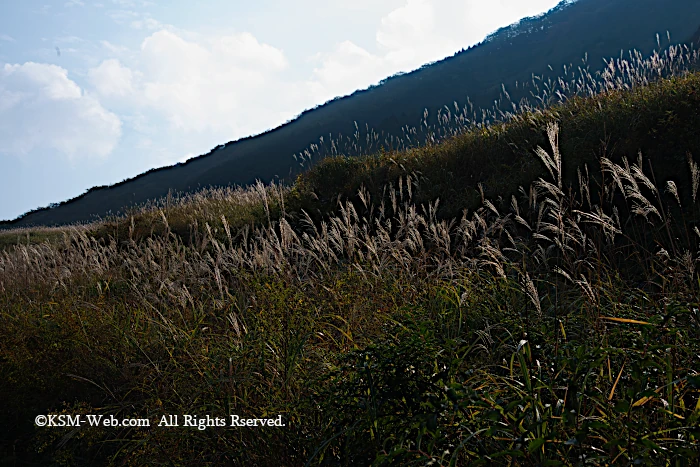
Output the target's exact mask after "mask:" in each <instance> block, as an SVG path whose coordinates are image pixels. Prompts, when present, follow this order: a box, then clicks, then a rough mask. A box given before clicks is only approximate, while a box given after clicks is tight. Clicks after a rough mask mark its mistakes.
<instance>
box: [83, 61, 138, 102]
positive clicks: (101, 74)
mask: <svg viewBox="0 0 700 467" xmlns="http://www.w3.org/2000/svg"><path fill="white" fill-rule="evenodd" d="M88 80H89V81H90V83H91V84H92V85H93V86H94V87H95V89H96V90H97V92H98V93H99V94H100V95H103V96H105V97H115V96H116V97H122V96H126V95H129V94H131V93H132V92H133V85H132V82H133V73H132V71H131V70H130V69H129V68H126V67H125V66H122V64H121V63H120V62H119V60H117V59H109V60H105V61H103V62H102V63H101V64H100V65H99V66H98V67H96V68H91V69H90V70H89V71H88Z"/></svg>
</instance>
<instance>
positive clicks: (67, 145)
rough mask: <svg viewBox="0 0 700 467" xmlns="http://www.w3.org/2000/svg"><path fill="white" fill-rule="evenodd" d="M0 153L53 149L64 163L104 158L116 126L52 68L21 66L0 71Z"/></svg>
mask: <svg viewBox="0 0 700 467" xmlns="http://www.w3.org/2000/svg"><path fill="white" fill-rule="evenodd" d="M0 96H2V97H1V98H0V102H3V104H2V105H1V106H0V153H4V154H8V155H21V156H26V155H27V154H29V153H31V152H32V151H33V150H35V149H56V150H58V151H60V152H62V153H63V154H65V155H67V156H68V157H70V158H74V157H105V156H107V155H108V154H109V153H110V152H111V151H112V150H113V149H114V147H115V145H116V144H117V142H118V140H119V138H120V136H121V121H120V120H119V118H118V117H117V116H116V115H114V114H113V113H110V112H108V111H107V110H105V109H104V108H103V107H102V105H101V104H100V103H99V102H98V101H97V100H96V99H95V98H94V97H92V96H90V95H88V94H85V93H83V92H82V90H81V89H80V87H79V86H78V85H77V84H76V83H75V82H73V81H72V80H70V79H69V78H68V72H67V71H66V70H65V69H63V68H61V67H58V66H55V65H47V64H42V63H33V62H27V63H24V64H23V65H19V64H16V65H10V64H6V65H5V66H4V67H3V68H2V70H0Z"/></svg>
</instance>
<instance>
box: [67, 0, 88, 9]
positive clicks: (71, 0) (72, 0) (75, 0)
mask: <svg viewBox="0 0 700 467" xmlns="http://www.w3.org/2000/svg"><path fill="white" fill-rule="evenodd" d="M63 6H64V7H66V8H69V7H74V6H85V2H81V1H80V0H68V1H67V2H66V3H64V4H63Z"/></svg>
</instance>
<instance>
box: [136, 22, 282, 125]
mask: <svg viewBox="0 0 700 467" xmlns="http://www.w3.org/2000/svg"><path fill="white" fill-rule="evenodd" d="M139 62H140V68H139V71H140V72H141V73H142V80H141V82H140V87H139V91H140V92H141V94H142V96H143V103H145V104H146V105H147V106H149V107H151V108H153V109H156V110H157V111H159V112H160V113H161V114H162V115H164V116H165V117H166V118H167V119H168V121H169V122H170V123H171V125H172V126H173V127H175V128H177V129H178V130H183V131H186V132H203V131H212V130H213V131H227V132H228V134H229V135H231V134H232V133H235V134H237V135H238V136H247V134H249V133H250V132H254V131H263V130H265V129H267V128H269V123H268V126H267V127H264V128H261V125H260V124H261V122H264V121H267V122H269V121H270V120H272V121H274V120H275V118H274V113H279V112H280V110H279V109H280V108H282V109H284V108H285V107H286V106H285V102H284V88H285V86H286V85H285V84H284V83H283V80H282V79H281V76H280V72H282V71H283V70H285V69H286V68H287V66H288V63H287V60H286V58H285V56H284V53H283V52H282V51H281V50H279V49H277V48H275V47H273V46H271V45H268V44H264V43H260V42H259V41H258V40H257V39H256V38H255V37H254V36H253V35H251V34H249V33H236V34H229V35H223V36H211V37H206V36H199V38H198V40H189V39H185V38H183V37H181V35H179V34H177V33H175V32H173V31H168V30H160V31H158V32H155V33H153V34H151V35H150V36H148V37H147V38H146V39H145V40H144V41H143V43H142V45H141V52H140V56H139ZM280 94H282V97H283V98H282V99H278V101H277V102H276V101H275V97H278V98H279V96H280ZM290 95H293V93H290ZM265 107H268V108H269V110H268V109H266V108H265ZM275 109H277V110H275ZM282 113H284V111H282ZM270 117H273V118H270ZM280 123H281V122H280Z"/></svg>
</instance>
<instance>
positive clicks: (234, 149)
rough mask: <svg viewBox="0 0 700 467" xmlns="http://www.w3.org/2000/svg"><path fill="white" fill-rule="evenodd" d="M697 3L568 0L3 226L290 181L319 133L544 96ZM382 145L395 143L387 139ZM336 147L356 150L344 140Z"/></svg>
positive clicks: (649, 43) (651, 40)
mask: <svg viewBox="0 0 700 467" xmlns="http://www.w3.org/2000/svg"><path fill="white" fill-rule="evenodd" d="M697 7H698V1H697V0H673V1H668V2H658V1H652V0H635V1H632V0H616V1H610V0H579V1H577V2H573V3H572V2H567V1H564V2H562V3H561V4H560V5H559V6H557V7H556V8H554V9H553V10H551V11H550V12H549V13H547V14H545V15H543V16H541V17H538V18H531V19H525V20H523V21H521V22H519V23H518V24H515V25H512V26H511V27H507V28H503V29H502V30H499V31H497V32H496V33H494V34H492V35H491V36H489V37H488V38H487V39H486V40H485V41H484V42H482V43H481V44H479V45H478V46H476V47H472V48H470V49H469V50H465V51H462V52H459V53H457V54H455V55H454V56H453V57H450V58H447V59H445V60H442V61H440V62H437V63H434V64H429V65H426V66H424V67H423V68H421V69H419V70H416V71H414V72H412V73H407V74H404V75H401V76H396V77H392V78H389V79H387V80H385V81H384V82H383V83H382V84H380V85H379V86H375V87H372V88H370V89H367V90H364V91H358V92H356V93H354V94H353V95H351V96H347V97H344V98H340V99H336V100H334V101H332V102H329V103H327V104H325V105H322V106H320V107H317V108H315V109H312V110H308V111H306V112H304V113H303V114H302V115H300V116H299V117H298V118H297V119H295V120H293V121H292V122H289V123H287V124H286V125H283V126H281V127H279V128H277V129H274V130H271V131H269V132H266V133H264V134H261V135H258V136H255V137H250V138H244V139H242V140H239V141H236V142H231V143H227V144H225V145H222V146H219V147H218V148H215V149H214V150H212V151H211V152H210V153H209V154H207V155H204V156H200V157H197V158H194V159H191V160H189V161H188V162H186V163H184V164H178V165H176V166H173V167H167V168H162V169H157V170H152V171H149V172H147V173H145V174H142V175H140V176H137V177H135V178H133V179H129V180H126V181H124V182H121V183H118V184H116V185H113V186H111V187H98V188H93V189H92V190H90V191H89V192H88V193H86V194H84V195H82V196H80V197H78V198H75V199H73V200H70V201H67V202H63V203H61V204H60V205H59V206H55V207H53V208H51V209H40V210H36V211H33V212H31V213H28V214H27V215H25V216H23V217H21V218H19V219H16V220H15V221H12V222H4V223H2V224H1V225H0V226H2V227H5V228H7V227H21V226H28V225H54V224H68V223H74V222H82V221H89V220H92V219H94V218H95V217H96V216H105V215H107V214H108V213H112V214H117V213H121V212H123V211H124V209H125V207H127V206H130V205H133V204H141V203H144V202H146V201H148V200H152V199H157V198H160V197H163V196H165V195H166V194H167V193H168V192H171V191H172V192H189V191H194V190H197V189H199V188H203V187H208V186H227V185H230V184H243V185H245V184H249V183H251V182H253V181H255V180H256V179H260V180H262V181H263V182H268V181H270V180H273V179H275V177H280V178H283V179H284V178H288V179H289V178H290V175H294V174H296V173H298V171H299V170H300V169H299V166H298V164H297V163H296V162H295V161H294V160H293V158H292V155H293V154H300V153H302V152H303V151H304V150H306V149H307V148H308V147H309V145H310V144H312V143H319V137H321V136H323V137H324V138H326V139H325V142H326V145H328V144H329V135H330V137H331V138H333V139H336V138H337V137H338V136H337V135H339V134H342V135H353V134H354V133H355V131H356V127H355V123H354V122H358V124H359V127H360V128H365V125H366V126H367V127H369V128H372V129H373V130H374V131H375V132H376V133H377V134H379V135H381V136H380V138H379V140H378V141H379V142H380V143H381V142H382V140H383V139H384V138H385V137H386V136H387V135H396V136H401V128H402V127H403V126H404V125H407V124H408V125H409V126H411V125H413V124H418V121H419V119H420V117H421V115H423V111H424V109H426V108H427V109H428V110H429V115H431V116H432V119H433V120H432V121H431V123H433V124H434V123H435V119H436V118H437V111H438V109H441V108H442V107H443V106H444V105H446V104H447V105H449V106H451V105H452V103H453V102H455V101H456V102H458V103H459V104H460V106H463V105H464V104H465V101H466V97H467V96H469V97H470V100H471V103H472V104H473V106H474V108H476V109H480V108H490V107H491V105H492V103H493V102H494V100H497V99H499V97H500V95H501V90H502V88H501V84H505V85H506V88H507V90H508V92H509V93H510V97H511V99H512V101H514V102H517V101H518V100H519V99H520V98H521V97H529V96H530V92H531V91H535V93H537V94H539V91H538V90H535V89H533V86H532V84H530V83H531V82H532V81H533V80H532V75H533V74H537V75H540V76H543V77H544V80H546V79H547V78H548V77H552V76H557V75H558V74H559V73H560V71H559V70H561V69H562V66H563V65H567V64H575V65H576V64H580V63H581V59H582V57H584V56H585V55H586V54H587V57H588V66H589V67H590V71H591V72H592V73H594V72H595V71H597V70H599V69H601V68H603V66H604V63H603V58H609V57H617V56H619V54H620V51H621V50H623V51H627V50H631V49H636V50H639V51H640V52H641V53H642V54H649V53H650V52H651V51H652V50H653V49H654V48H656V47H657V42H656V35H657V34H660V35H661V39H662V40H663V41H665V40H666V38H665V33H666V31H668V32H670V34H671V39H672V40H674V41H679V40H686V39H687V38H689V37H691V36H692V35H693V33H694V32H695V31H696V30H697V27H698V24H700V8H697ZM549 66H551V67H552V70H553V71H549V68H548V67H549ZM516 82H517V83H518V87H516V86H515V83H516ZM363 136H364V135H363ZM377 144H379V143H377ZM384 146H386V147H390V146H391V143H389V142H384ZM357 149H358V148H355V152H357ZM359 149H360V152H362V148H359ZM340 150H341V151H345V150H348V151H349V152H353V151H352V150H351V149H350V148H348V147H347V146H342V147H341V148H340ZM348 151H345V152H348Z"/></svg>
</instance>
